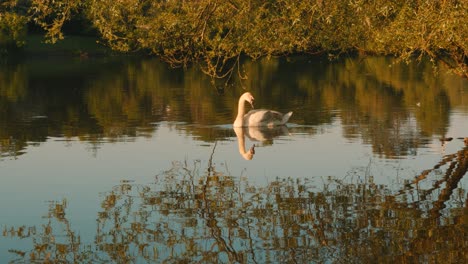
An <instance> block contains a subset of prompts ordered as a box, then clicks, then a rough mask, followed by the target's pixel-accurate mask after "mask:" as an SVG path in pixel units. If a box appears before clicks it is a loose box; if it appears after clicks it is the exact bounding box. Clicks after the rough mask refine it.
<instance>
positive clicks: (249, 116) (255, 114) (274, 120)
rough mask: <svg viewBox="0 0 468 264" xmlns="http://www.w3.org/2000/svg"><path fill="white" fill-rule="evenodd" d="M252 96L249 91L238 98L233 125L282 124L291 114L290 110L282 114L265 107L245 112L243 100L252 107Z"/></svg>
mask: <svg viewBox="0 0 468 264" xmlns="http://www.w3.org/2000/svg"><path fill="white" fill-rule="evenodd" d="M253 100H254V98H253V96H252V94H250V93H249V92H247V93H244V94H243V95H241V97H240V98H239V105H238V109H237V117H236V120H235V121H234V124H233V125H234V127H274V126H284V125H285V124H286V122H288V120H289V118H290V117H291V115H292V112H289V113H287V114H284V115H283V114H282V113H280V112H277V111H273V110H267V109H255V110H250V111H249V112H248V113H245V102H248V103H250V105H252V107H253Z"/></svg>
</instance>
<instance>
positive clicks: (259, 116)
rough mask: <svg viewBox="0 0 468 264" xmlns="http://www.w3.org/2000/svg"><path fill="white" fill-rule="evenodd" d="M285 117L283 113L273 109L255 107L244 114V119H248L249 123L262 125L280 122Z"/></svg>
mask: <svg viewBox="0 0 468 264" xmlns="http://www.w3.org/2000/svg"><path fill="white" fill-rule="evenodd" d="M282 119H283V114H281V113H280V112H277V111H273V110H266V109H255V110H250V111H249V112H248V113H247V114H245V116H244V120H247V121H248V123H249V124H253V125H261V124H269V123H278V122H281V121H282Z"/></svg>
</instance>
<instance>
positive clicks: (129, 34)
mask: <svg viewBox="0 0 468 264" xmlns="http://www.w3.org/2000/svg"><path fill="white" fill-rule="evenodd" d="M11 1H12V0H11ZM28 3H29V4H28V5H25V4H23V7H24V8H26V9H27V10H28V19H29V21H33V22H35V23H36V24H38V25H39V26H41V27H42V28H43V29H44V30H45V31H46V34H45V37H46V39H47V40H48V41H49V42H52V43H54V42H56V41H57V40H59V39H62V38H63V37H64V36H63V33H62V27H63V25H64V24H65V23H67V21H70V20H71V19H72V18H73V17H80V18H82V17H87V19H88V20H89V24H90V25H92V26H93V27H95V28H96V30H97V31H98V32H99V34H100V37H101V38H102V41H103V42H104V43H106V44H107V45H109V46H110V47H111V48H112V49H114V50H118V51H123V52H130V51H137V50H143V51H147V52H150V53H152V54H154V55H157V56H160V57H162V58H163V59H165V60H166V61H167V62H169V63H171V64H172V65H173V66H187V65H189V64H191V63H193V62H197V63H200V64H201V65H202V66H203V67H202V68H203V69H204V70H205V72H206V73H208V74H209V75H211V76H217V77H221V76H225V75H227V74H230V73H232V71H233V70H234V69H235V66H236V65H238V58H239V56H241V55H246V56H248V57H251V58H254V59H256V58H259V57H263V56H278V55H290V54H298V53H299V54H303V53H313V54H316V53H325V54H328V55H329V56H331V57H332V58H334V57H335V56H336V55H339V54H341V53H356V52H359V53H364V54H365V53H369V54H384V55H389V54H391V55H396V56H399V57H400V58H401V59H402V60H410V59H413V58H415V56H416V58H422V57H425V56H429V57H430V58H432V59H433V60H440V61H442V62H444V63H445V64H446V65H447V66H448V67H449V68H451V69H453V70H454V72H455V73H457V74H459V75H460V76H463V77H468V68H467V53H468V47H467V45H468V44H467V43H468V42H467V41H466V36H467V35H468V24H467V23H466V21H467V20H468V15H467V14H468V4H467V2H466V1H461V0H445V1H424V0H417V1H405V0H390V1H387V0H374V1H366V0H338V1H324V0H308V1H298V0H270V1H259V0H231V1H221V0H198V1H162V0H121V1H115V0H31V1H30V2H28ZM3 16H4V15H3ZM3 20H5V19H3ZM4 23H5V22H4Z"/></svg>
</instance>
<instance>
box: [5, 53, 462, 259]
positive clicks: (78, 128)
mask: <svg viewBox="0 0 468 264" xmlns="http://www.w3.org/2000/svg"><path fill="white" fill-rule="evenodd" d="M245 91H250V92H251V93H252V94H253V96H254V97H255V107H256V108H269V109H274V110H278V111H280V112H283V113H285V112H288V111H293V112H294V113H293V115H292V117H291V119H290V120H289V122H288V124H287V127H282V128H277V129H254V128H250V129H236V130H234V129H233V127H232V123H233V120H234V119H235V116H236V113H237V102H238V98H239V96H240V95H241V94H242V93H243V92H245ZM466 137H468V81H467V80H464V79H462V78H460V77H457V76H454V75H450V74H448V73H445V70H444V69H443V68H441V70H440V71H439V72H438V73H436V72H435V71H434V68H433V65H432V64H431V63H430V62H428V61H421V62H414V63H412V64H399V63H396V62H395V61H394V60H393V59H392V58H387V57H367V58H343V59H340V60H336V61H328V60H327V59H323V60H322V59H310V58H304V57H298V58H290V59H263V60H258V61H244V62H242V63H241V65H239V67H236V69H235V71H234V72H233V74H232V76H231V78H230V79H229V80H228V81H226V80H218V79H211V78H210V77H209V76H207V75H205V74H203V73H202V72H201V71H200V70H199V69H198V68H196V67H194V68H189V69H171V68H170V67H168V65H166V64H164V63H162V62H160V61H159V60H157V59H151V58H132V57H119V56H116V57H106V58H86V57H82V58H63V57H59V56H56V57H54V56H51V57H34V58H28V59H20V60H3V61H0V155H1V156H0V181H1V185H0V212H1V217H0V228H1V230H2V235H1V236H0V260H2V262H4V263H5V262H9V263H25V262H26V263H29V262H38V263H64V262H69V263H73V262H74V263H162V262H164V263H191V262H197V263H199V262H201V263H297V262H299V263H305V262H307V263H310V262H312V263H349V262H350V263H354V262H364V263H368V262H376V261H377V262H385V263H387V262H397V263H401V262H406V263H408V262H409V263H413V262H422V263H434V262H437V263H441V262H444V263H455V262H458V261H460V260H461V261H462V262H463V260H467V259H468V253H467V252H468V241H467V237H468V194H467V188H468V180H467V177H466V174H467V173H466V172H467V168H468V146H467V145H468V143H465V142H464V138H466Z"/></svg>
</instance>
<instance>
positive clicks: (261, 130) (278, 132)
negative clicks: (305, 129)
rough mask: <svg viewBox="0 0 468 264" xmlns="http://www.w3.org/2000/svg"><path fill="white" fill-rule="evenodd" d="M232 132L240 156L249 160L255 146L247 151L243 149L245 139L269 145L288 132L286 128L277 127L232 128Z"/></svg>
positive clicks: (253, 153)
mask: <svg viewBox="0 0 468 264" xmlns="http://www.w3.org/2000/svg"><path fill="white" fill-rule="evenodd" d="M234 132H235V133H236V136H237V143H238V147H239V153H240V155H241V156H242V157H243V158H244V159H246V160H251V159H253V156H254V155H255V144H253V145H252V147H250V149H249V150H246V148H245V137H248V138H249V139H250V140H252V141H259V142H261V143H262V144H267V145H271V144H272V143H273V139H274V138H275V137H278V136H282V135H288V134H289V131H288V128H287V127H286V126H277V127H272V128H269V127H234Z"/></svg>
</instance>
